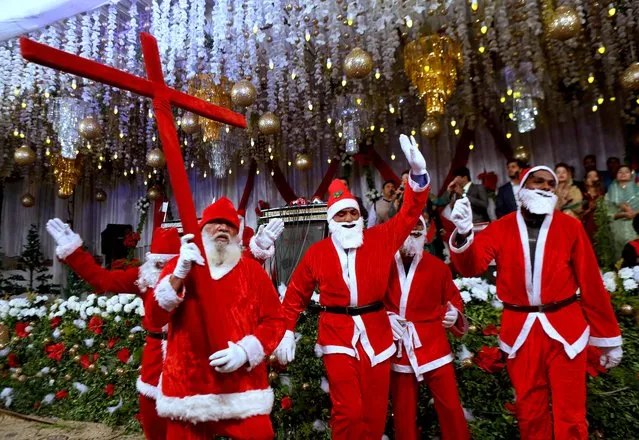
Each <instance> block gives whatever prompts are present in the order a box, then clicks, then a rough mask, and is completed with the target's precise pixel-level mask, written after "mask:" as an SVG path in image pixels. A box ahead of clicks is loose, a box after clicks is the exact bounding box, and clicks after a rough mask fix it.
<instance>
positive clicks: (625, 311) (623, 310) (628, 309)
mask: <svg viewBox="0 0 639 440" xmlns="http://www.w3.org/2000/svg"><path fill="white" fill-rule="evenodd" d="M633 312H634V308H633V307H632V306H631V305H630V304H624V305H622V306H621V307H620V308H619V313H620V314H621V315H623V316H631V315H632V313H633Z"/></svg>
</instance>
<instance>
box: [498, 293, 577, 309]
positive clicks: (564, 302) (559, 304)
mask: <svg viewBox="0 0 639 440" xmlns="http://www.w3.org/2000/svg"><path fill="white" fill-rule="evenodd" d="M575 301H577V295H573V296H571V297H570V298H566V299H562V300H561V301H557V302H552V303H548V304H540V305H538V306H520V305H517V304H508V303H504V309H506V310H511V311H513V312H522V313H549V312H556V311H557V310H559V309H562V308H564V307H566V306H567V305H570V304H572V303H574V302H575Z"/></svg>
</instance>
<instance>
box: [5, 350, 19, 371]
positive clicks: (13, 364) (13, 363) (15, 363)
mask: <svg viewBox="0 0 639 440" xmlns="http://www.w3.org/2000/svg"><path fill="white" fill-rule="evenodd" d="M7 362H8V363H9V368H18V367H19V366H20V361H19V360H18V356H16V355H15V353H9V355H8V356H7Z"/></svg>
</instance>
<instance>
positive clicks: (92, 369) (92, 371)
mask: <svg viewBox="0 0 639 440" xmlns="http://www.w3.org/2000/svg"><path fill="white" fill-rule="evenodd" d="M96 369H97V367H96V366H95V364H91V365H89V368H88V370H89V371H90V372H91V373H95V370H96Z"/></svg>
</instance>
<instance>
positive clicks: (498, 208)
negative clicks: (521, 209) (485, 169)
mask: <svg viewBox="0 0 639 440" xmlns="http://www.w3.org/2000/svg"><path fill="white" fill-rule="evenodd" d="M524 168H525V167H524V164H523V163H522V162H521V161H519V160H517V159H510V160H509V161H508V163H507V164H506V172H507V173H508V179H509V180H510V181H509V182H507V183H505V184H503V185H502V186H500V187H499V190H498V191H497V198H496V199H495V214H496V215H497V218H502V217H503V216H505V215H506V214H510V213H511V212H515V211H517V207H518V204H517V200H518V199H517V197H515V195H516V194H517V191H519V176H520V175H521V170H523V169H524Z"/></svg>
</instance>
